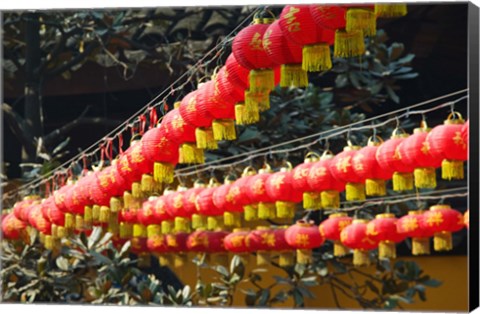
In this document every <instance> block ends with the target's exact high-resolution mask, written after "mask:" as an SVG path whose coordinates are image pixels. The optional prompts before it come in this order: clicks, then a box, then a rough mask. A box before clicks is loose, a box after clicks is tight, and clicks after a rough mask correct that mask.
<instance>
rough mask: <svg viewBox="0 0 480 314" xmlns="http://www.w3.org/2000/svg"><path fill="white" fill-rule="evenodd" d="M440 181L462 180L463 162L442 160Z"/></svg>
mask: <svg viewBox="0 0 480 314" xmlns="http://www.w3.org/2000/svg"><path fill="white" fill-rule="evenodd" d="M442 179H444V180H452V179H453V180H463V161H461V160H446V159H445V160H443V161H442Z"/></svg>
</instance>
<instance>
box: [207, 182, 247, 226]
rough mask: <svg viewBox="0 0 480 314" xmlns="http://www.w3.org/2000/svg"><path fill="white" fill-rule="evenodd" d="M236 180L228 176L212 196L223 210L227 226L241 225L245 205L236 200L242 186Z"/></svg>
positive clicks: (214, 201)
mask: <svg viewBox="0 0 480 314" xmlns="http://www.w3.org/2000/svg"><path fill="white" fill-rule="evenodd" d="M234 182H235V181H233V180H231V179H229V178H226V179H225V182H224V184H223V185H221V186H219V187H218V188H216V189H215V192H213V195H212V198H213V203H214V204H215V206H216V207H217V208H219V209H221V210H222V211H223V217H224V223H225V226H234V227H240V225H241V217H242V216H243V206H242V205H241V204H238V203H237V202H236V198H237V197H238V195H239V194H240V188H239V187H238V186H235V185H234V184H233V183H234Z"/></svg>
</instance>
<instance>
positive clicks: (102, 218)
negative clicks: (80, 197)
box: [98, 206, 110, 223]
mask: <svg viewBox="0 0 480 314" xmlns="http://www.w3.org/2000/svg"><path fill="white" fill-rule="evenodd" d="M109 219H110V208H109V207H107V206H100V215H99V216H98V221H99V222H101V223H108V221H109Z"/></svg>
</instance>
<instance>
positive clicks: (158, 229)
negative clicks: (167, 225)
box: [147, 225, 162, 238]
mask: <svg viewBox="0 0 480 314" xmlns="http://www.w3.org/2000/svg"><path fill="white" fill-rule="evenodd" d="M161 234H162V226H160V225H148V226H147V237H148V238H152V237H153V236H159V235H161Z"/></svg>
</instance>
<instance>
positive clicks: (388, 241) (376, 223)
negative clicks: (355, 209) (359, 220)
mask: <svg viewBox="0 0 480 314" xmlns="http://www.w3.org/2000/svg"><path fill="white" fill-rule="evenodd" d="M397 221H398V219H397V218H395V215H394V214H390V213H385V214H378V215H376V216H375V219H374V220H372V221H370V222H369V223H368V224H367V235H368V236H369V237H371V238H372V239H373V240H374V241H376V242H378V257H379V258H396V257H397V254H396V249H395V244H396V243H399V242H401V241H403V240H405V235H404V234H403V233H399V232H398V231H397Z"/></svg>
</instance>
